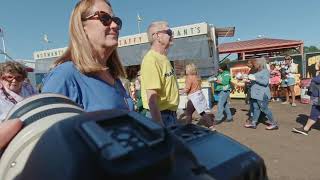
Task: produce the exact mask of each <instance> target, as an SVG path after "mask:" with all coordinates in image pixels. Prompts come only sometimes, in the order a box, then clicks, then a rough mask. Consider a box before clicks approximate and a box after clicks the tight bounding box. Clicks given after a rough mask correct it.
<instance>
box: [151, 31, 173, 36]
mask: <svg viewBox="0 0 320 180" xmlns="http://www.w3.org/2000/svg"><path fill="white" fill-rule="evenodd" d="M157 33H165V34H168V35H169V36H170V37H172V36H173V32H172V30H171V29H167V30H162V31H157V32H156V33H153V34H157Z"/></svg>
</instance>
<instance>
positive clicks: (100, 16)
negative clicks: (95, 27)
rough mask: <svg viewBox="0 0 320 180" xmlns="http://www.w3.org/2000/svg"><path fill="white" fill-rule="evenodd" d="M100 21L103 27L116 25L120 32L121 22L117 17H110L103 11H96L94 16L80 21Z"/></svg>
mask: <svg viewBox="0 0 320 180" xmlns="http://www.w3.org/2000/svg"><path fill="white" fill-rule="evenodd" d="M92 19H94V20H100V22H101V23H102V24H103V25H104V26H110V24H111V23H112V21H113V22H115V23H116V24H117V25H118V29H119V30H120V29H121V27H122V21H121V19H120V18H119V17H112V16H110V14H108V13H106V12H104V11H96V12H95V13H94V14H92V15H90V16H88V17H85V18H82V21H87V20H92Z"/></svg>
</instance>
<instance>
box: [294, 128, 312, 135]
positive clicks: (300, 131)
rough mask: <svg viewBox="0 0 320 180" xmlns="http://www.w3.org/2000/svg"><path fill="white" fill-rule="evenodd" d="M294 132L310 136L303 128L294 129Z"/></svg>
mask: <svg viewBox="0 0 320 180" xmlns="http://www.w3.org/2000/svg"><path fill="white" fill-rule="evenodd" d="M293 132H296V133H299V134H303V135H306V136H308V131H306V130H304V129H303V127H300V128H293Z"/></svg>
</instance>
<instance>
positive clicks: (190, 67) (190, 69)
mask: <svg viewBox="0 0 320 180" xmlns="http://www.w3.org/2000/svg"><path fill="white" fill-rule="evenodd" d="M186 74H187V75H198V68H197V66H196V65H195V64H193V63H191V64H187V66H186Z"/></svg>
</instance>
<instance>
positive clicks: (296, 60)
mask: <svg viewBox="0 0 320 180" xmlns="http://www.w3.org/2000/svg"><path fill="white" fill-rule="evenodd" d="M218 48H219V53H220V55H221V54H223V55H226V56H225V58H224V59H226V58H227V57H228V56H229V55H230V54H237V57H238V58H237V60H235V61H230V62H229V64H230V73H231V77H232V80H231V81H232V82H233V84H234V88H233V90H232V92H231V95H230V96H231V98H244V97H245V94H244V82H243V80H242V79H239V78H236V77H237V76H238V75H243V74H248V72H249V70H250V68H249V67H248V66H247V63H248V60H250V59H254V58H258V57H262V56H263V57H268V58H267V59H268V65H271V64H274V65H275V66H276V68H278V69H280V66H281V65H282V64H284V56H285V55H286V54H293V55H291V57H292V58H293V66H295V67H296V69H297V73H296V74H295V80H296V85H295V92H296V93H295V94H296V95H300V81H301V78H304V77H306V68H305V67H306V66H305V64H306V63H305V62H304V60H305V58H304V53H303V41H300V40H284V39H270V38H259V39H254V40H248V41H237V42H230V43H223V44H220V45H219V47H218ZM224 59H222V61H224ZM279 90H281V88H280V89H279ZM282 96H284V92H282Z"/></svg>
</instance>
